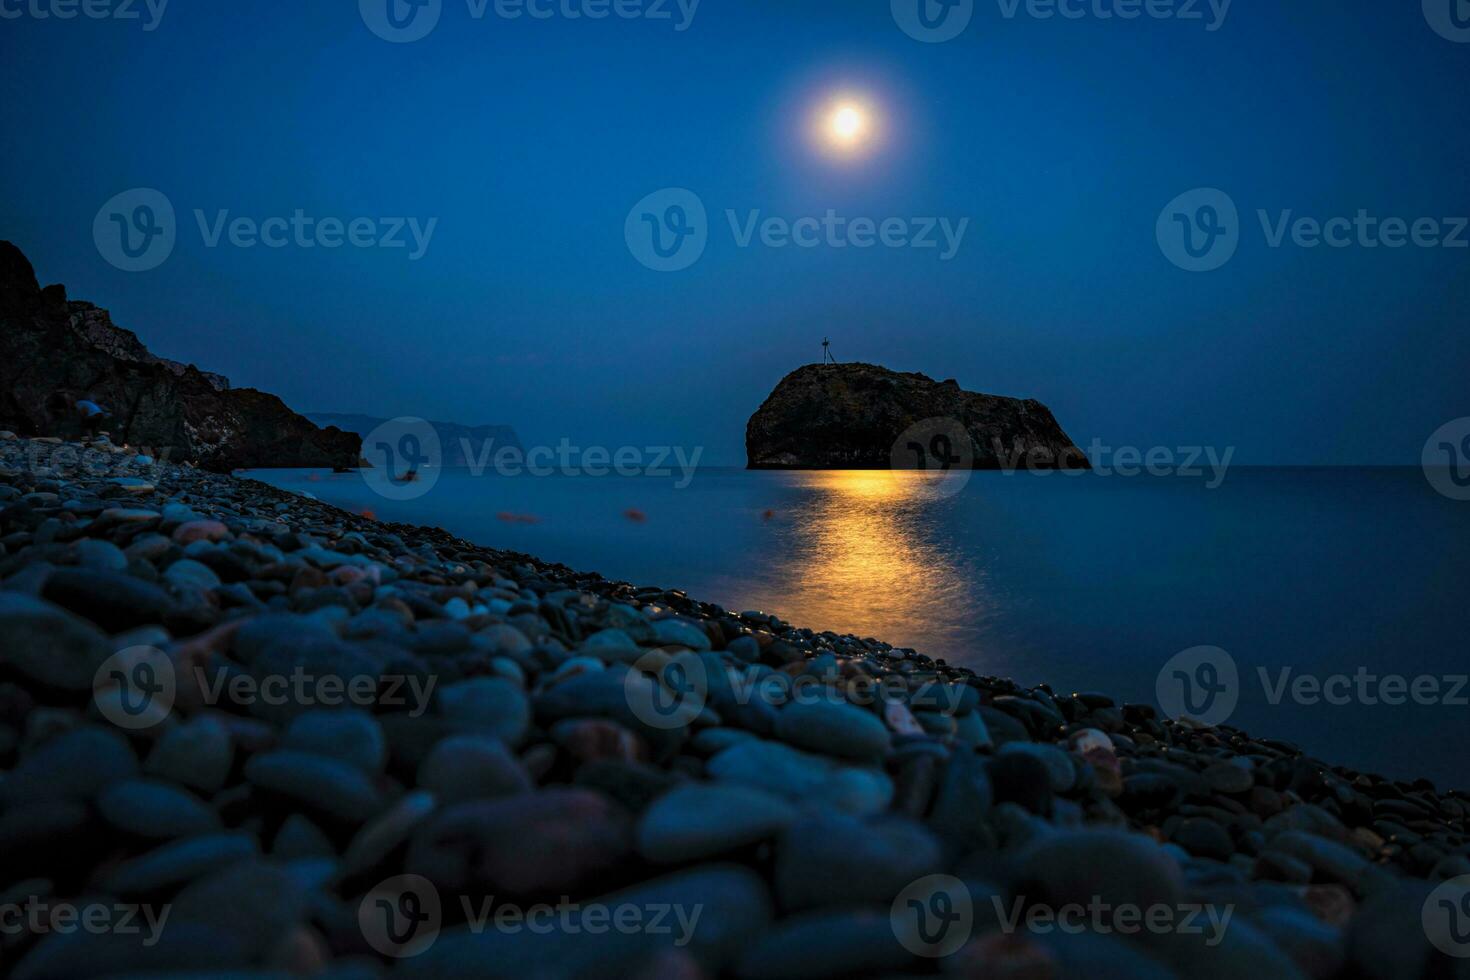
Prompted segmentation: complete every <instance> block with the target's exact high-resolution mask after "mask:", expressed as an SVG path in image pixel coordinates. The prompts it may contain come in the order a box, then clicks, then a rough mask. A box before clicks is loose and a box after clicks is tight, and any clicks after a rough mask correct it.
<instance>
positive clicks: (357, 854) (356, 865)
mask: <svg viewBox="0 0 1470 980" xmlns="http://www.w3.org/2000/svg"><path fill="white" fill-rule="evenodd" d="M436 806H438V801H437V800H435V799H434V794H433V793H426V792H422V791H419V792H414V793H406V794H404V795H403V796H402V797H401V798H400V799H399V800H398V801H397V802H396V803H394V804H393V805H392V806H390V807H389V808H388V809H387V810H385V811H384V812H383V813H382V814H381V815H379V816H377V817H375V818H374V819H373V820H371V821H369V822H368V823H367V825H366V826H364V827H363V828H362V829H361V830H359V831H358V832H357V835H356V836H355V837H353V838H352V842H351V843H350V844H348V845H347V851H346V852H345V853H344V854H343V855H342V874H343V875H347V876H351V875H358V874H364V873H366V872H368V871H371V870H372V869H373V868H375V867H377V866H378V865H379V864H380V863H381V862H382V861H383V860H384V859H385V858H387V857H388V855H389V854H391V853H392V852H393V850H394V849H395V848H396V847H398V845H400V844H402V843H403V842H404V841H406V840H408V837H409V835H410V834H411V833H412V832H413V830H414V828H416V827H417V826H418V825H419V824H421V823H423V822H424V820H426V819H427V818H428V817H429V815H430V814H432V813H433V812H434V809H435V807H436Z"/></svg>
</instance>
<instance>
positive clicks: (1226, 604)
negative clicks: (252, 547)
mask: <svg viewBox="0 0 1470 980" xmlns="http://www.w3.org/2000/svg"><path fill="white" fill-rule="evenodd" d="M248 475H250V476H253V477H255V478H257V479H262V480H265V481H266V482H269V483H272V484H274V485H276V486H280V487H283V488H285V489H289V490H295V491H302V492H309V493H313V494H315V495H316V496H318V497H319V498H321V499H322V500H325V501H327V502H330V503H334V504H338V505H340V506H343V507H345V508H348V509H351V510H354V511H362V510H363V509H370V510H372V511H373V512H374V513H375V514H376V515H377V516H378V517H379V518H382V519H384V520H393V521H406V522H413V523H420V524H435V525H439V526H441V527H444V528H447V529H448V530H450V531H452V532H454V533H456V534H458V535H460V536H462V537H465V538H468V539H470V540H473V541H476V542H479V543H482V544H485V545H489V546H493V547H500V548H509V549H514V550H517V551H525V552H529V553H532V554H535V555H538V556H540V557H542V558H545V559H548V560H552V561H559V562H564V563H566V564H568V565H571V566H572V567H575V568H579V569H586V570H591V571H597V572H601V573H602V574H604V575H606V576H608V577H610V578H617V579H625V580H627V581H630V582H634V583H636V584H639V585H660V586H666V587H670V588H680V589H684V590H685V591H687V592H688V593H689V594H690V595H692V596H695V597H697V598H701V599H705V600H708V601H712V602H718V603H720V604H721V605H724V606H726V607H727V608H730V609H736V610H744V609H762V610H765V611H768V612H773V613H776V614H777V615H779V616H781V617H782V618H783V619H786V620H787V621H789V622H792V623H794V624H797V625H800V626H809V627H812V628H814V629H831V630H834V631H837V632H850V633H857V634H859V635H863V636H875V637H879V638H881V639H883V640H885V641H887V642H890V643H893V644H895V645H899V646H912V647H914V648H916V649H918V650H920V651H922V652H924V653H928V654H931V655H934V656H942V657H945V658H947V659H949V660H950V661H951V662H954V663H960V664H964V665H966V666H969V667H973V668H974V669H976V670H978V671H981V672H983V673H987V674H997V675H1001V676H1008V677H1013V678H1015V679H1016V680H1018V681H1020V682H1022V683H1025V684H1035V683H1040V682H1043V681H1044V682H1048V683H1050V684H1051V685H1052V686H1053V687H1054V688H1055V689H1057V690H1059V691H1063V692H1068V691H1074V690H1098V691H1103V692H1105V693H1107V694H1110V695H1112V696H1113V697H1116V698H1119V699H1122V700H1129V701H1141V702H1149V703H1156V698H1155V693H1154V691H1155V681H1156V677H1157V674H1158V671H1159V669H1160V668H1161V667H1162V666H1163V664H1164V662H1165V661H1167V660H1168V659H1169V658H1170V657H1171V656H1173V655H1174V654H1175V653H1178V652H1179V651H1181V650H1184V649H1186V648H1190V647H1195V646H1199V645H1212V646H1218V647H1222V648H1224V649H1225V650H1227V651H1229V653H1230V654H1231V655H1232V656H1233V657H1234V658H1235V660H1236V662H1237V663H1238V664H1239V667H1240V675H1241V698H1240V705H1239V707H1238V708H1237V709H1236V711H1235V713H1234V715H1233V716H1232V717H1231V718H1230V722H1231V723H1232V724H1236V725H1239V726H1241V727H1243V728H1245V729H1246V730H1248V731H1250V732H1252V733H1253V734H1257V735H1270V736H1275V737H1279V738H1285V739H1289V740H1291V741H1294V742H1297V743H1298V744H1301V745H1302V746H1304V747H1305V748H1306V749H1307V750H1308V751H1311V752H1314V753H1316V754H1318V755H1320V756H1322V757H1324V758H1326V759H1328V760H1329V761H1332V762H1335V763H1340V764H1344V765H1351V766H1355V767H1358V768H1362V769H1366V770H1370V771H1378V772H1383V773H1386V774H1389V775H1394V776H1401V777H1413V776H1421V775H1423V776H1428V777H1430V778H1432V779H1434V780H1436V782H1438V783H1440V784H1441V785H1442V786H1461V787H1470V767H1467V766H1466V764H1465V763H1464V762H1463V761H1462V758H1463V752H1464V747H1465V745H1466V737H1467V735H1470V707H1467V706H1466V705H1465V704H1464V703H1459V704H1443V703H1441V704H1435V705H1430V706H1421V705H1414V704H1407V705H1397V706H1393V705H1384V704H1374V705H1369V704H1363V703H1360V702H1359V701H1358V699H1357V698H1356V697H1354V703H1352V704H1348V705H1344V706H1336V705H1329V704H1325V703H1318V704H1316V705H1300V704H1297V703H1294V702H1293V700H1292V699H1291V697H1290V695H1288V696H1287V697H1286V698H1284V699H1283V700H1281V702H1280V703H1279V704H1275V705H1273V704H1272V703H1271V702H1270V699H1269V698H1268V696H1267V690H1266V686H1265V685H1264V684H1263V683H1262V681H1261V679H1260V676H1259V674H1258V670H1259V669H1261V668H1264V669H1266V670H1267V671H1268V677H1269V680H1270V682H1271V684H1272V685H1275V684H1276V683H1277V682H1278V681H1279V680H1280V677H1281V675H1280V673H1279V671H1280V670H1281V668H1284V667H1290V668H1291V670H1292V672H1293V673H1292V674H1291V675H1290V676H1291V677H1296V676H1298V675H1300V674H1303V673H1306V674H1311V675H1315V676H1318V677H1321V678H1324V679H1325V678H1327V677H1328V676H1330V675H1332V674H1338V673H1343V674H1348V675H1352V674H1354V673H1355V672H1356V671H1357V670H1358V669H1359V668H1360V667H1362V668H1365V669H1366V670H1367V671H1368V672H1369V673H1371V674H1373V675H1384V674H1402V675H1404V676H1405V677H1407V678H1413V677H1415V676H1418V675H1434V676H1438V677H1450V678H1453V677H1454V676H1456V675H1464V674H1466V673H1470V657H1467V656H1466V646H1465V640H1464V636H1465V633H1464V630H1463V629H1462V628H1461V627H1462V625H1463V624H1464V622H1465V609H1466V608H1467V599H1470V550H1467V544H1470V504H1465V503H1456V502H1454V501H1451V500H1448V499H1446V498H1444V497H1441V496H1439V495H1438V494H1436V493H1435V492H1434V491H1433V490H1432V489H1431V488H1430V487H1429V485H1428V484H1427V483H1426V481H1425V479H1424V476H1423V474H1422V473H1421V472H1420V471H1418V470H1408V469H1404V470H1394V469H1362V470H1359V469H1290V470H1288V469H1245V468H1235V469H1233V470H1231V471H1230V473H1229V475H1228V477H1227V479H1226V480H1225V482H1224V484H1223V485H1222V486H1220V487H1219V488H1217V489H1213V490H1211V489H1207V488H1206V487H1205V486H1204V483H1203V481H1201V480H1198V479H1185V478H1180V477H1157V476H1153V477H1151V476H1138V477H1120V476H1100V475H1097V474H1083V475H1072V476H1069V475H1064V474H1057V473H1052V474H1047V475H1044V476H1043V475H1036V474H1026V473H1018V474H1009V475H1008V474H1002V473H975V474H972V475H971V478H970V479H969V481H968V483H967V484H966V485H964V487H963V488H962V489H961V490H960V492H958V493H956V494H953V495H945V494H943V493H941V492H939V491H940V490H941V489H944V487H942V486H939V485H937V478H936V477H933V476H930V475H927V474H922V473H888V472H822V473H751V472H746V471H743V470H734V469H702V470H700V471H699V473H698V474H697V475H696V476H695V477H694V479H693V482H692V483H690V485H689V486H687V487H685V488H682V489H679V488H676V486H675V483H676V482H677V478H674V479H660V478H653V477H638V478H618V477H608V478H603V479H595V478H587V477H542V478H538V477H530V476H519V477H504V476H490V475H487V476H482V477H475V476H472V475H471V474H470V473H468V472H467V471H462V470H461V471H455V470H446V471H443V472H442V473H441V474H440V477H439V480H438V482H437V484H436V485H435V486H434V487H433V488H432V489H431V490H430V491H429V492H428V493H427V494H425V495H424V496H423V497H421V498H419V499H416V500H410V501H402V502H393V501H388V500H384V499H383V498H381V497H380V496H378V495H377V494H376V493H374V492H373V491H372V490H371V489H370V488H369V487H368V486H367V485H366V483H365V482H364V481H363V480H362V478H361V477H360V476H358V475H357V474H346V475H336V476H334V475H332V474H330V473H325V472H321V471H303V470H289V471H287V470H276V471H253V472H252V473H250V474H248ZM1454 686H1455V681H1453V680H1451V681H1449V682H1447V683H1445V684H1444V685H1443V686H1442V688H1441V690H1442V691H1444V692H1446V693H1448V692H1449V691H1450V689H1451V688H1452V687H1454ZM1456 693H1458V695H1459V700H1460V701H1461V702H1463V701H1464V699H1466V698H1470V689H1465V690H1460V691H1458V692H1456ZM1441 700H1443V699H1441Z"/></svg>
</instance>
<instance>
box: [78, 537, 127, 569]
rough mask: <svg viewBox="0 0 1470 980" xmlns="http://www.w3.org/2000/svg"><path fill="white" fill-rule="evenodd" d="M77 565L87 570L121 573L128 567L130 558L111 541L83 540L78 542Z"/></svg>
mask: <svg viewBox="0 0 1470 980" xmlns="http://www.w3.org/2000/svg"><path fill="white" fill-rule="evenodd" d="M76 547H77V563H78V564H79V565H82V566H83V567H86V568H100V569H102V570H103V571H107V572H121V571H123V570H125V569H126V568H127V567H128V556H127V555H125V554H123V550H122V549H121V548H119V547H118V546H117V545H115V544H113V543H112V542H111V541H102V540H99V539H97V538H83V539H82V540H81V541H78V542H77V545H76Z"/></svg>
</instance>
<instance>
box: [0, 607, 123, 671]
mask: <svg viewBox="0 0 1470 980" xmlns="http://www.w3.org/2000/svg"><path fill="white" fill-rule="evenodd" d="M113 653H114V651H113V649H112V646H111V644H110V643H109V642H108V639H107V636H106V635H105V634H104V633H102V632H101V631H100V630H98V629H97V628H96V627H94V626H92V625H91V624H90V623H87V622H85V621H84V620H82V619H79V618H78V617H76V616H73V615H72V614H71V613H69V612H67V611H66V610H65V609H62V608H60V607H59V606H55V605H53V604H51V603H49V602H45V601H43V600H41V599H37V598H34V597H32V596H28V595H23V594H21V593H19V592H3V591H0V665H4V666H7V667H10V668H12V669H14V670H16V671H19V672H20V673H21V674H23V675H24V676H26V677H28V678H30V679H31V680H33V681H38V682H40V683H42V684H45V685H47V686H49V687H56V688H61V689H62V690H66V691H86V690H90V689H91V687H92V682H93V678H94V677H96V675H97V671H98V670H99V669H100V668H101V667H102V665H103V663H104V662H106V660H107V658H108V657H110V656H112V654H113Z"/></svg>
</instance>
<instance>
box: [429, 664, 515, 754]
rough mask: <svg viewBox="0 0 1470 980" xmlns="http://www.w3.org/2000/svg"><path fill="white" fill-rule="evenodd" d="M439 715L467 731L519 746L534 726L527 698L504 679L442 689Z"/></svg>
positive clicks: (479, 678)
mask: <svg viewBox="0 0 1470 980" xmlns="http://www.w3.org/2000/svg"><path fill="white" fill-rule="evenodd" d="M437 701H438V707H439V714H440V715H441V716H442V717H444V718H448V719H451V720H452V721H454V722H456V723H459V724H460V725H463V726H465V727H470V728H474V729H476V730H481V731H485V732H488V733H490V734H492V735H494V736H495V737H497V738H499V739H501V740H502V741H504V742H505V743H506V744H507V745H519V744H520V743H521V742H522V740H524V739H525V737H526V732H527V731H528V730H529V728H530V725H531V704H530V701H528V700H527V699H526V694H525V692H524V691H522V690H521V689H520V688H518V687H516V686H515V684H514V683H513V682H511V681H508V680H506V679H505V678H503V677H476V678H473V679H471V680H467V681H460V682H458V683H456V684H450V685H448V686H446V687H442V688H440V689H439V692H438V695H437Z"/></svg>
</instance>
